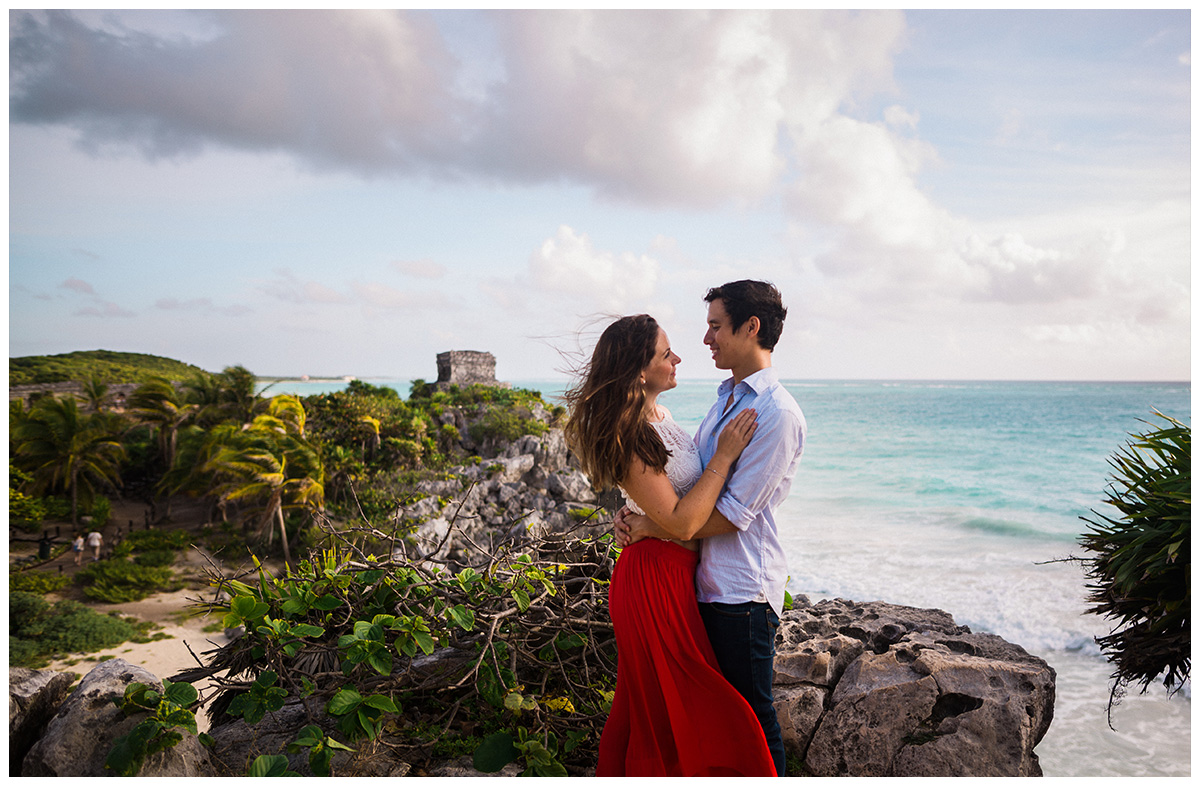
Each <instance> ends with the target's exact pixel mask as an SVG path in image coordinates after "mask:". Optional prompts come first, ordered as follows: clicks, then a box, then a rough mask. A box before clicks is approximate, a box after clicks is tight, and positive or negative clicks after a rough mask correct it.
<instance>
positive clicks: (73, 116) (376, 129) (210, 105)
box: [10, 11, 458, 171]
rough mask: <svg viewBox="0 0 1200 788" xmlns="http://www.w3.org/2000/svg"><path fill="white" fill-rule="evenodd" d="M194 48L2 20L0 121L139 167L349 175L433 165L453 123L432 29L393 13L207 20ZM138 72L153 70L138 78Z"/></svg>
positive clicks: (64, 21)
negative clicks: (127, 155)
mask: <svg viewBox="0 0 1200 788" xmlns="http://www.w3.org/2000/svg"><path fill="white" fill-rule="evenodd" d="M202 16H203V17H205V18H206V19H209V20H211V21H212V22H213V23H214V24H215V25H216V26H217V27H218V28H219V29H220V30H221V31H222V33H223V34H222V35H215V36H213V37H211V38H206V39H204V40H194V39H188V38H184V37H160V36H158V35H153V34H150V33H147V32H143V31H139V30H132V29H125V30H122V31H120V32H110V31H109V30H102V29H95V28H92V27H89V26H87V25H86V24H84V23H83V22H81V20H80V19H79V18H78V17H76V16H74V15H71V14H69V13H62V12H47V13H45V14H38V15H33V14H18V13H14V15H13V17H12V21H11V27H10V54H11V68H12V72H11V74H12V78H11V83H10V87H11V90H12V93H13V101H12V117H13V119H14V120H15V121H18V122H25V123H68V124H70V125H73V126H75V127H77V128H78V129H79V131H80V133H81V142H82V143H83V144H85V145H88V146H91V147H96V146H99V145H103V144H106V143H112V142H121V143H132V144H134V145H135V146H137V147H138V148H139V149H140V150H142V151H143V152H144V153H145V154H146V155H148V156H151V157H158V156H173V155H177V154H179V153H184V152H190V151H196V150H199V149H201V148H202V147H203V146H204V145H206V144H207V143H209V142H215V143H218V144H221V145H227V146H232V147H235V148H243V149H249V150H259V151H266V150H274V149H283V150H289V151H292V152H293V153H295V154H297V155H298V156H300V157H301V158H303V159H305V160H307V161H308V162H309V163H311V164H315V165H317V166H322V167H326V166H329V165H331V164H334V163H336V164H337V165H339V166H346V167H349V168H351V169H354V170H359V171H372V170H375V169H378V168H380V167H384V168H394V169H409V168H412V167H414V166H418V165H420V166H423V165H424V164H425V163H426V162H424V161H423V160H424V159H427V158H432V159H434V160H436V159H437V158H439V157H440V156H441V155H442V154H441V151H443V150H444V148H445V145H446V143H447V141H448V140H450V139H453V138H455V137H457V136H458V135H457V134H456V133H454V132H453V126H454V124H455V122H456V121H455V115H456V114H457V110H456V109H455V107H454V102H453V100H452V99H451V98H450V97H449V95H448V94H447V92H446V90H445V88H444V84H445V83H446V81H447V80H448V79H449V75H450V69H451V66H452V63H451V60H450V58H449V56H448V55H447V53H446V52H445V51H444V48H443V47H442V45H441V43H440V39H439V37H438V36H437V35H436V33H435V31H434V30H433V27H432V23H431V22H429V21H428V20H427V19H426V18H425V17H422V16H420V15H417V14H405V13H399V12H391V11H356V12H352V13H350V12H328V11H237V12H205V13H203V15H202ZM147 64H152V66H151V67H147Z"/></svg>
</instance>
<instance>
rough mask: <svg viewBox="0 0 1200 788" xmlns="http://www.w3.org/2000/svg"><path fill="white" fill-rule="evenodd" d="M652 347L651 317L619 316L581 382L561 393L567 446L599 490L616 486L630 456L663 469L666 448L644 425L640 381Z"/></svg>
mask: <svg viewBox="0 0 1200 788" xmlns="http://www.w3.org/2000/svg"><path fill="white" fill-rule="evenodd" d="M657 343H658V323H657V322H656V321H655V320H654V318H652V317H650V316H649V315H629V316H626V317H622V318H620V319H619V320H617V321H616V322H614V323H613V324H612V325H610V326H609V327H608V328H606V329H604V333H603V334H601V335H600V339H599V341H597V342H596V348H595V350H593V351H592V360H591V362H590V363H589V364H588V365H587V366H586V367H584V369H583V370H582V372H581V373H580V377H581V378H582V379H581V380H580V381H579V383H578V384H577V385H576V386H574V387H573V388H571V389H568V390H567V392H566V393H565V394H564V399H565V400H566V402H567V406H568V408H569V409H570V416H569V417H568V418H567V423H566V425H565V426H564V428H563V431H564V433H565V435H566V439H567V444H568V445H569V446H570V447H571V451H573V452H574V453H575V456H576V457H578V458H579V463H580V465H582V466H583V472H584V473H586V474H587V475H588V478H589V479H591V482H592V484H593V485H594V486H595V487H596V489H598V490H604V489H608V488H610V487H615V486H616V485H617V484H619V483H620V482H621V480H622V479H624V478H625V476H626V474H628V473H629V470H630V465H631V463H632V461H633V458H634V457H635V456H636V457H638V458H639V459H641V461H642V462H644V463H646V465H647V466H649V467H651V468H654V469H656V470H659V471H662V470H665V468H666V466H667V456H668V452H667V447H666V446H664V445H663V442H662V438H660V437H659V436H658V432H657V431H656V430H655V429H654V428H653V427H651V426H650V424H649V422H647V421H646V417H645V407H646V391H645V387H644V386H643V385H642V384H641V383H640V382H639V378H640V377H641V374H642V370H643V369H645V368H646V365H647V364H649V363H650V360H651V359H652V358H653V357H654V350H655V347H656V345H657Z"/></svg>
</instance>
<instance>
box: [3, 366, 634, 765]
mask: <svg viewBox="0 0 1200 788" xmlns="http://www.w3.org/2000/svg"><path fill="white" fill-rule="evenodd" d="M143 372H144V371H143ZM84 382H85V385H84V386H83V391H82V392H81V393H80V394H79V395H77V396H72V395H67V396H58V397H55V396H44V397H41V398H39V399H35V400H33V401H32V403H31V404H30V405H28V406H25V405H23V404H22V403H21V402H19V401H18V402H16V403H15V404H13V405H11V406H10V444H9V450H10V457H11V458H12V467H11V473H10V514H11V513H12V512H19V513H20V516H21V523H22V524H23V526H24V527H26V528H27V529H29V530H34V529H35V528H36V527H37V521H38V520H39V519H40V518H42V517H47V516H50V512H52V511H56V510H55V506H56V504H55V501H61V500H69V501H70V502H71V506H70V512H71V517H72V521H73V522H74V521H77V520H78V518H79V517H80V516H81V514H82V513H84V512H92V511H96V510H99V509H102V508H103V507H102V506H101V505H100V504H99V501H101V500H103V501H105V504H104V505H107V499H106V496H113V495H122V496H124V497H126V498H130V497H132V498H135V499H141V500H144V501H146V502H147V503H148V504H152V505H153V506H154V507H156V508H155V511H157V512H158V513H159V514H160V515H161V516H162V519H165V520H167V521H169V520H170V509H169V506H170V501H171V499H172V498H175V497H177V496H190V497H192V498H195V499H198V500H199V501H201V502H202V504H203V506H204V507H205V508H206V509H207V512H208V514H209V518H208V519H209V523H210V524H209V525H208V526H206V527H205V528H204V529H203V530H202V532H201V533H199V534H184V533H183V532H179V531H164V530H155V531H145V532H143V531H137V532H135V533H133V534H127V535H126V537H125V539H124V540H123V541H122V542H121V543H120V544H118V545H117V546H116V549H115V550H113V553H112V555H110V556H108V557H106V559H105V560H103V561H98V562H94V563H93V562H89V563H88V564H87V565H86V566H85V567H84V569H83V570H81V571H80V572H78V573H77V575H76V577H77V578H78V580H79V582H80V584H81V585H82V586H83V592H84V595H85V596H87V597H89V598H92V599H97V600H101V601H106V602H123V601H130V600H134V599H138V598H141V597H142V596H144V595H146V594H148V593H152V592H154V591H156V590H161V589H163V588H171V587H177V586H178V584H179V579H178V578H177V577H175V575H174V574H173V568H172V564H173V561H174V558H175V551H176V550H178V549H180V548H182V547H183V546H184V545H185V544H187V543H188V542H187V540H189V539H190V540H197V539H199V540H203V541H204V543H205V544H207V545H208V546H209V547H210V548H211V547H214V546H215V545H217V544H220V545H222V546H223V547H224V549H226V550H227V551H232V554H228V555H227V556H226V557H227V558H230V559H232V562H233V563H236V562H237V561H239V560H241V559H244V558H247V557H251V558H252V560H253V562H254V563H255V564H256V565H257V566H260V567H261V566H262V564H261V563H260V561H265V560H267V559H274V558H282V559H283V566H284V570H283V571H282V572H278V571H277V572H275V573H267V572H266V571H265V570H262V571H260V572H259V573H258V575H257V578H256V580H255V581H254V582H251V581H249V580H245V582H243V580H244V579H230V578H227V577H221V576H219V575H214V577H213V584H214V585H215V586H217V587H218V588H219V589H220V590H222V591H225V592H226V596H225V598H226V599H227V600H228V601H227V602H225V603H224V607H223V608H222V609H221V611H220V612H221V615H222V616H223V619H224V622H223V623H224V624H225V625H226V626H228V627H242V628H244V630H245V633H246V634H245V636H244V637H242V638H239V639H237V640H235V641H233V643H232V644H231V645H230V646H228V647H226V649H225V650H224V651H223V652H222V653H220V654H218V655H217V656H216V657H214V658H213V659H212V660H211V664H210V667H211V668H213V669H214V670H215V671H216V672H217V673H219V674H220V675H219V676H217V677H216V678H217V684H218V687H219V691H218V694H217V695H216V697H215V699H213V698H211V697H210V698H206V699H205V701H206V702H208V705H207V708H208V713H209V714H210V716H211V717H212V718H213V719H214V721H218V720H220V719H221V718H222V716H223V715H224V718H225V719H227V718H228V717H229V715H234V716H237V717H241V718H244V719H246V720H247V721H248V722H249V721H252V720H253V721H255V722H256V721H257V720H258V719H261V717H262V714H263V713H264V712H265V711H268V710H271V709H277V708H279V707H280V704H282V703H284V702H292V701H303V702H306V703H311V702H314V701H317V700H319V701H320V702H321V704H322V709H323V710H324V711H325V712H326V713H327V714H329V715H331V716H332V717H333V718H335V719H336V720H337V721H338V725H339V728H338V730H339V731H340V734H337V733H335V734H332V735H326V734H325V733H322V732H321V731H320V730H319V729H318V730H309V731H307V733H303V732H302V733H301V735H300V736H299V738H298V739H297V740H296V742H293V744H294V746H296V747H300V748H302V749H307V750H308V752H309V753H310V768H311V769H312V771H313V772H314V773H318V774H319V773H329V769H330V768H331V767H330V764H331V762H332V761H331V759H332V758H333V757H334V755H335V754H336V753H338V752H344V751H347V750H348V749H349V748H351V747H355V746H357V745H358V744H359V743H361V742H363V741H368V740H371V741H373V740H381V741H386V742H387V743H388V745H389V746H393V745H394V746H396V747H401V748H408V749H410V750H412V751H413V752H414V753H417V752H420V753H424V754H425V756H426V757H435V756H439V755H442V756H446V755H453V754H471V755H473V756H474V758H475V760H476V763H477V765H479V766H480V768H485V769H487V770H492V771H494V770H497V769H499V768H500V767H501V766H503V765H504V764H505V763H508V762H509V761H511V760H520V761H522V763H523V764H524V768H525V769H526V771H527V772H529V773H531V774H565V773H566V772H567V769H568V767H569V768H570V769H571V770H573V771H577V770H578V769H579V768H582V765H583V764H585V763H586V762H587V761H589V760H590V759H591V758H592V756H590V755H585V754H583V751H582V750H580V751H577V748H579V747H581V746H583V745H584V743H585V742H590V744H591V746H593V747H594V745H595V742H596V740H597V737H598V733H599V726H600V725H602V722H603V719H604V715H605V713H606V709H607V704H608V703H610V702H611V693H612V689H613V682H614V680H615V644H614V642H613V640H612V631H611V625H610V624H608V619H607V613H606V611H605V609H604V604H605V603H604V599H605V586H606V583H607V580H608V575H607V573H608V571H609V570H610V568H611V558H612V557H611V555H610V552H611V550H612V548H611V543H610V542H609V541H607V540H593V539H584V538H580V537H579V535H563V534H559V535H557V536H545V535H543V536H540V537H538V538H532V537H531V538H530V539H526V540H523V541H522V543H521V548H520V550H519V551H518V549H517V546H516V545H515V544H512V545H505V546H502V547H500V548H488V549H487V550H485V549H482V548H480V549H479V550H475V549H474V548H472V550H473V553H472V554H473V560H474V562H475V563H473V564H472V566H471V567H454V566H449V565H444V564H439V563H438V562H437V561H436V560H434V558H433V557H432V556H429V555H423V556H421V555H419V556H417V557H415V558H410V557H406V556H407V552H411V551H407V552H406V550H405V549H403V546H405V545H407V544H408V540H409V538H410V531H411V529H412V528H414V527H415V526H414V525H413V524H411V523H408V522H407V521H405V520H402V519H397V517H396V511H397V507H398V501H404V500H407V499H408V498H411V497H412V496H413V493H412V490H413V489H414V486H415V485H416V483H418V482H419V481H421V480H425V479H445V478H447V477H448V476H449V472H450V469H451V468H452V467H453V466H455V465H461V464H471V463H479V462H481V460H480V458H479V456H478V454H483V455H490V454H491V453H493V452H496V451H499V450H501V449H503V447H504V446H505V445H506V444H507V443H508V442H509V441H512V440H514V439H516V438H519V437H521V436H523V435H540V434H543V433H545V432H546V431H547V429H548V428H549V424H550V423H552V422H553V421H554V419H556V418H558V417H559V416H560V415H561V409H556V408H554V407H551V406H549V405H547V404H546V403H545V402H544V401H543V400H542V398H541V396H540V394H538V393H537V392H531V391H523V390H519V389H518V390H508V389H500V388H488V387H484V386H467V387H461V388H459V387H451V388H450V389H449V390H440V389H438V388H437V387H434V386H431V385H428V384H426V383H425V382H424V381H416V382H415V383H414V384H413V386H412V389H411V391H410V392H409V396H408V398H407V399H405V398H404V397H402V396H401V395H400V394H399V392H396V391H395V390H393V389H390V388H386V387H382V386H375V385H372V384H369V383H366V382H362V381H353V382H351V383H350V384H349V385H348V386H347V388H346V389H345V390H344V391H340V392H336V393H331V394H322V395H316V396H312V397H305V398H299V397H296V396H292V395H277V396H271V397H266V396H261V395H260V394H259V393H257V390H256V389H257V381H256V379H255V377H254V375H253V374H252V373H250V372H249V371H248V370H246V369H245V368H243V367H229V368H227V369H225V370H223V371H222V372H220V373H207V372H202V371H189V372H188V374H187V375H185V376H181V377H173V376H171V375H170V374H159V373H158V372H154V373H152V374H141V376H140V378H139V383H138V385H137V387H136V389H135V390H134V391H132V392H131V393H129V394H128V395H127V396H126V398H125V400H124V402H123V407H119V408H118V407H115V406H114V403H113V402H112V400H111V398H110V397H108V396H107V394H108V383H107V382H105V381H104V380H101V379H100V378H98V377H97V378H92V379H88V380H86V381H84ZM61 509H62V506H61V505H58V510H61ZM164 512H165V514H163V513H164ZM577 514H578V517H577V518H576V519H577V520H579V521H580V523H581V525H583V524H585V522H586V520H587V514H585V513H583V512H579V513H577ZM181 540H184V541H182V542H181ZM488 550H492V552H488ZM23 582H24V583H25V585H23V586H21V587H23V588H24V587H28V588H40V587H41V586H42V585H44V583H43V582H42V580H41V579H40V578H39V577H37V576H34V575H29V579H28V580H27V581H23ZM39 602H40V604H39ZM10 603H11V604H12V605H15V607H12V608H10V621H12V622H13V628H12V629H11V631H10V634H11V635H12V636H13V637H18V635H19V637H18V640H19V641H20V642H19V643H18V642H17V641H12V642H13V643H15V644H16V645H15V646H14V650H13V653H14V654H16V655H18V658H19V659H22V660H25V661H26V663H32V662H36V661H37V660H39V659H44V658H45V657H46V655H49V654H55V653H61V652H62V650H63V649H64V648H67V647H68V645H70V646H80V647H81V648H82V647H85V646H87V647H92V646H94V644H95V643H99V642H105V643H107V642H108V640H111V638H112V637H118V636H123V637H130V634H129V633H128V632H122V633H117V632H116V631H115V630H114V626H115V625H114V623H113V622H114V621H116V619H112V620H104V621H102V622H99V623H98V622H96V621H94V620H88V621H89V623H85V624H76V623H72V624H71V625H70V627H68V629H73V630H78V629H80V628H83V629H89V630H90V629H95V630H97V631H98V632H100V631H103V634H104V637H97V638H93V639H92V640H88V641H86V642H84V641H83V640H81V639H80V638H78V637H74V636H72V638H68V639H67V640H65V641H62V642H60V640H61V639H60V640H56V639H55V638H53V637H49V636H48V633H50V632H51V631H53V630H54V629H55V628H56V627H60V625H61V624H62V622H63V621H66V620H68V619H69V620H70V621H74V620H75V619H74V618H73V617H75V616H77V615H79V610H80V608H78V607H73V605H76V604H77V603H70V604H69V605H68V604H67V603H59V605H62V606H64V607H61V608H60V607H59V606H50V605H49V603H46V602H44V600H39V601H38V602H35V601H34V600H33V599H31V598H30V595H29V594H24V593H23V592H18V591H16V586H14V588H13V589H10ZM214 604H215V603H214ZM64 617H66V618H64ZM117 623H120V622H117ZM101 624H102V625H103V626H101ZM64 626H65V625H64ZM110 630H111V631H110ZM435 652H440V653H443V654H447V653H449V654H452V655H454V656H452V658H451V667H450V669H449V670H442V669H439V670H437V671H435V674H436V675H434V674H429V675H425V674H423V673H422V672H421V671H422V670H423V669H422V668H421V667H420V665H421V664H422V662H421V660H422V659H423V658H428V657H430V656H431V655H434V653H435ZM14 664H15V663H14ZM396 669H400V670H402V671H407V672H406V674H405V675H406V676H408V677H409V678H413V679H414V680H413V681H405V682H403V683H399V684H396V683H389V682H387V681H385V679H386V678H387V677H388V676H390V675H392V674H393V671H394V670H396ZM176 686H178V685H176ZM173 692H174V694H173V695H172V697H174V698H176V700H178V697H182V696H181V695H180V693H185V692H186V690H182V689H181V690H174V691H173ZM148 693H150V691H149V690H144V688H143V690H138V691H137V692H135V694H134V696H130V697H128V698H126V699H125V700H124V701H123V702H124V703H125V705H126V707H128V708H130V709H136V708H137V707H138V706H139V704H145V703H152V702H154V701H156V699H157V701H162V702H165V701H164V698H165V695H162V696H155V697H151V694H148ZM177 712H179V710H173V711H171V712H170V713H169V714H167V716H165V717H164V718H163V719H162V720H158V721H157V723H156V724H155V725H150V726H147V727H145V728H144V729H140V731H141V732H140V733H138V734H137V735H136V736H133V737H132V738H130V739H127V740H124V741H123V742H122V743H121V745H120V747H121V749H120V752H118V753H117V754H116V755H115V756H114V760H113V768H114V769H115V770H116V771H118V772H119V773H123V774H124V773H136V771H137V768H138V766H139V764H140V762H141V759H142V758H143V757H145V755H146V754H148V753H151V752H153V751H154V750H155V748H158V747H160V746H170V743H171V742H172V741H174V738H175V734H174V733H173V732H172V731H174V730H175V728H176V727H178V725H177V724H176V723H175V722H172V720H176V719H178V720H183V718H184V716H185V715H184V714H183V713H182V712H180V713H177ZM189 713H190V712H189ZM431 720H434V721H436V722H431ZM179 725H182V729H183V730H191V727H190V724H188V723H187V722H186V721H184V722H182V723H179ZM285 767H286V764H283V765H281V764H280V762H279V761H278V759H277V758H267V759H266V760H262V759H260V762H258V763H257V764H250V765H248V768H249V769H250V770H251V771H252V772H253V773H263V774H275V773H279V774H283V773H286V772H287V769H286V768H285Z"/></svg>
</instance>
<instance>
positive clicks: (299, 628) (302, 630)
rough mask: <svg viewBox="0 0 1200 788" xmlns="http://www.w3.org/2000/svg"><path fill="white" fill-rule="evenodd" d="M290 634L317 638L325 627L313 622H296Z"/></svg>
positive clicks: (323, 631) (322, 633) (323, 632)
mask: <svg viewBox="0 0 1200 788" xmlns="http://www.w3.org/2000/svg"><path fill="white" fill-rule="evenodd" d="M292 634H293V635H295V636H297V637H302V638H319V637H321V636H322V635H324V634H325V628H324V627H319V626H316V625H315V624H296V625H294V626H293V627H292Z"/></svg>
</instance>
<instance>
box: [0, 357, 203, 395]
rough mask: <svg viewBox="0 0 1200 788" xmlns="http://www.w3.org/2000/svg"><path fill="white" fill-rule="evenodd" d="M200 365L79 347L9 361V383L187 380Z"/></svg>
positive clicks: (196, 371)
mask: <svg viewBox="0 0 1200 788" xmlns="http://www.w3.org/2000/svg"><path fill="white" fill-rule="evenodd" d="M202 371H203V370H201V369H200V368H199V367H194V366H192V365H191V364H185V363H183V362H182V361H176V360H174V359H170V358H163V357H161V356H151V355H147V354H145V353H118V352H116V351H113V350H78V351H76V352H74V353H62V354H60V355H57V356H22V357H21V358H10V359H9V360H8V384H9V385H10V386H20V385H24V384H28V383H62V382H65V381H69V380H76V381H80V382H83V381H88V380H99V381H100V382H101V383H110V384H111V383H140V382H142V381H144V380H145V379H146V378H148V377H151V376H153V375H161V376H162V377H165V378H167V379H168V380H188V379H189V378H191V377H192V376H193V375H195V374H196V373H198V372H202Z"/></svg>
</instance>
